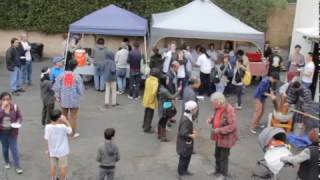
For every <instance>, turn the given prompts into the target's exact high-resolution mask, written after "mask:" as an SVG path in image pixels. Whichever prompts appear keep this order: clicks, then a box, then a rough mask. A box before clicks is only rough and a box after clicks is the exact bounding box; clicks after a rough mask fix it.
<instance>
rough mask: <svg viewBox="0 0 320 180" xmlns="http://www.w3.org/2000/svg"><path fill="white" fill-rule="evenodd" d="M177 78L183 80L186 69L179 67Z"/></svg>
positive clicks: (182, 66)
mask: <svg viewBox="0 0 320 180" xmlns="http://www.w3.org/2000/svg"><path fill="white" fill-rule="evenodd" d="M177 77H178V78H185V77H186V68H185V67H184V65H180V66H179V69H178V72H177Z"/></svg>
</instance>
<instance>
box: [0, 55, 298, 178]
mask: <svg viewBox="0 0 320 180" xmlns="http://www.w3.org/2000/svg"><path fill="white" fill-rule="evenodd" d="M45 65H51V62H49V61H44V62H41V63H39V62H36V63H34V72H33V86H32V87H30V88H29V89H28V90H27V92H25V93H23V94H22V96H19V97H14V101H15V102H16V103H17V104H18V106H19V107H20V108H21V110H22V113H23V117H24V121H23V127H22V129H21V132H20V135H19V146H20V154H21V163H22V167H23V168H24V171H25V172H24V174H23V175H16V173H15V171H14V170H13V169H10V170H9V171H7V172H5V171H3V168H2V166H1V167H0V180H1V177H2V176H3V175H4V174H7V177H8V178H7V179H9V180H26V179H29V180H47V179H49V159H48V157H47V156H46V154H45V151H46V143H45V140H44V139H43V128H42V126H41V123H40V119H41V108H42V103H41V100H40V90H39V79H40V69H41V67H43V66H45ZM8 87H9V74H8V72H7V71H6V68H5V63H4V61H3V59H1V60H0V91H1V92H2V91H8V90H9V89H8ZM253 92H254V87H250V88H247V89H246V91H245V95H244V98H243V109H242V110H241V111H238V113H237V116H238V122H239V129H240V138H241V139H240V141H239V142H238V143H237V145H236V146H235V147H234V148H233V149H232V151H231V156H230V172H231V174H232V175H233V176H234V177H235V179H237V180H249V179H251V173H252V170H253V169H254V167H255V165H256V162H257V160H259V159H262V157H263V152H262V150H261V148H260V147H259V146H258V143H257V135H252V134H250V132H249V131H248V126H249V122H250V119H251V116H252V114H253V111H254V101H253V98H252V94H253ZM103 100H104V94H103V93H99V92H96V91H95V90H94V89H93V88H92V86H88V87H87V90H86V92H85V96H84V97H83V98H82V102H81V111H80V117H79V128H80V134H81V135H80V137H79V138H78V139H75V140H70V146H71V154H70V156H69V167H70V170H69V177H70V179H71V180H96V179H97V172H98V164H97V163H96V161H95V158H96V153H97V147H98V145H99V144H101V143H102V142H103V130H104V129H105V128H106V127H114V128H116V130H117V132H116V138H115V141H116V143H117V144H118V146H119V148H120V153H121V157H120V158H121V160H120V162H119V164H118V165H117V169H116V180H175V179H176V169H177V162H178V156H177V154H176V151H175V148H176V146H175V137H176V132H177V125H174V126H173V127H172V131H171V132H169V139H171V141H170V142H168V143H162V142H159V141H158V140H157V138H156V136H155V135H154V134H144V133H143V132H142V128H141V124H142V118H143V111H144V109H143V107H142V102H141V100H139V101H131V100H130V101H129V100H128V98H127V96H125V95H120V96H119V103H120V105H121V106H119V107H117V108H112V109H108V110H106V109H104V108H103ZM228 100H229V101H230V102H231V103H232V104H234V103H235V97H230V98H228ZM180 106H181V105H180V104H179V107H180ZM267 107H268V108H267V112H268V111H270V110H271V102H268V106H267ZM210 113H211V108H210V103H209V100H208V99H205V100H204V101H203V102H201V103H200V118H199V123H198V124H197V125H196V127H197V130H198V131H199V132H200V137H199V138H198V139H197V140H196V144H195V151H196V154H195V155H194V156H192V160H191V166H190V171H191V172H193V173H194V176H193V177H190V178H188V179H190V180H213V179H214V177H212V176H208V175H207V173H208V172H209V171H212V170H213V169H214V157H213V152H214V143H213V142H211V141H210V139H209V136H210V132H209V128H208V127H207V125H206V119H207V118H208V116H209V115H210ZM155 114H156V116H155V117H154V121H153V122H154V124H156V123H157V121H158V116H157V113H155ZM178 114H180V112H178ZM263 119H264V120H265V121H266V115H265V117H264V118H263ZM0 159H1V160H0V161H1V162H2V156H0ZM280 179H283V180H294V179H295V169H293V168H286V169H284V171H282V173H281V177H280Z"/></svg>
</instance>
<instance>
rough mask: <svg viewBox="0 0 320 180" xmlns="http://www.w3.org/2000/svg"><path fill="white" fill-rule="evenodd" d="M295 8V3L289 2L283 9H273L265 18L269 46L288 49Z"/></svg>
mask: <svg viewBox="0 0 320 180" xmlns="http://www.w3.org/2000/svg"><path fill="white" fill-rule="evenodd" d="M295 10H296V3H289V4H288V6H287V7H286V8H284V9H281V8H280V9H275V10H274V11H273V12H272V13H271V15H270V16H269V17H268V19H267V24H268V30H267V32H266V40H268V41H270V43H271V46H273V47H274V46H279V47H281V48H285V49H289V46H290V41H291V34H292V28H293V22H294V16H295Z"/></svg>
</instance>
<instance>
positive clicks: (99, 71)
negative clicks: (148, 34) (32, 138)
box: [0, 35, 318, 180]
mask: <svg viewBox="0 0 320 180" xmlns="http://www.w3.org/2000/svg"><path fill="white" fill-rule="evenodd" d="M72 47H74V46H72ZM295 49H296V51H295V53H294V54H293V55H292V56H290V58H289V60H290V64H289V72H288V82H287V83H285V84H284V85H283V86H282V87H281V88H280V91H279V95H280V96H281V97H286V98H287V99H288V102H289V103H290V104H292V105H295V107H296V108H297V109H298V110H301V111H303V112H305V113H310V114H314V111H315V108H314V107H313V104H314V102H313V101H312V93H311V91H310V89H309V88H310V85H311V83H312V79H313V76H314V71H315V65H314V63H313V61H312V56H313V54H312V53H309V54H308V57H306V58H304V57H303V55H301V54H300V52H299V51H300V49H301V47H300V46H299V45H297V46H296V47H295ZM73 52H74V49H72V51H70V50H68V51H67V59H68V61H67V62H66V66H64V64H63V61H64V57H63V56H57V57H55V58H53V66H52V67H43V68H42V70H41V78H40V90H41V99H42V103H43V110H42V120H41V124H42V125H43V126H44V127H45V135H44V138H45V140H47V142H48V155H49V156H50V164H51V178H52V179H53V180H56V179H58V178H57V172H56V169H57V168H60V171H61V172H60V174H61V179H63V180H65V179H66V178H67V174H68V170H67V167H68V161H67V156H68V154H69V142H68V138H69V137H71V138H78V137H79V136H80V134H79V129H78V125H77V122H78V114H79V108H80V99H81V96H83V94H84V93H85V87H84V84H83V80H82V77H81V76H80V75H79V74H77V73H75V72H74V70H75V69H76V68H77V61H76V60H74V58H73V54H72V53H73ZM264 57H265V60H267V61H269V72H268V75H267V76H265V77H263V78H262V80H261V81H260V83H259V85H258V86H257V89H256V92H255V94H254V99H255V112H254V115H253V118H252V121H251V125H250V127H249V130H250V132H251V133H253V134H256V133H257V132H258V128H263V127H264V126H262V124H260V121H261V118H262V116H263V114H264V111H265V102H266V99H267V98H268V97H270V98H271V100H272V101H275V100H276V99H277V93H276V91H277V89H276V86H275V84H276V83H277V81H279V79H280V71H281V66H282V63H283V61H282V58H281V56H280V55H279V54H278V53H277V52H273V51H272V49H271V48H270V46H269V45H268V43H267V44H266V47H265V51H264ZM91 58H92V63H93V65H94V88H95V90H96V91H98V92H105V101H104V105H105V108H108V109H109V108H111V107H115V106H119V105H120V104H119V103H118V101H117V95H122V94H125V93H128V98H129V99H130V100H139V99H140V97H141V96H143V100H142V101H143V107H144V108H145V111H144V117H143V124H142V129H143V131H144V132H145V133H154V132H155V131H156V132H157V137H158V139H159V140H160V141H162V142H168V141H170V139H169V138H168V137H167V135H166V132H167V131H168V128H169V126H171V124H172V123H175V122H176V117H178V116H179V117H178V118H179V119H180V120H179V124H178V133H177V153H178V154H179V164H178V179H180V180H183V179H185V176H190V175H192V173H191V172H190V171H189V170H188V167H189V163H190V160H191V156H192V154H194V150H193V146H194V141H195V140H196V139H197V137H198V134H197V132H196V131H195V128H194V124H193V123H194V122H196V121H198V117H199V108H200V107H199V100H201V99H204V98H206V96H208V97H209V98H210V101H211V105H212V111H213V112H214V113H213V114H212V116H211V117H210V118H209V119H208V120H207V124H208V126H209V127H210V129H211V133H212V135H211V139H212V140H213V141H215V144H216V146H215V160H216V163H215V172H214V173H213V175H214V176H216V177H220V178H221V179H228V178H229V176H230V174H229V171H228V165H229V162H228V159H229V155H230V150H231V148H232V147H233V146H234V145H235V144H236V142H237V141H238V140H239V127H238V124H237V119H238V117H237V115H236V114H237V113H236V110H241V109H242V106H243V104H242V96H243V95H244V88H245V84H244V83H243V78H244V76H245V75H246V72H250V66H249V59H248V57H247V56H246V54H245V52H244V51H243V50H241V49H237V51H235V50H234V47H233V44H232V42H227V43H226V45H225V47H224V49H223V50H218V49H216V48H215V44H213V43H211V44H210V45H209V48H208V49H206V48H205V47H203V46H201V45H198V46H196V47H195V48H194V49H193V50H192V49H191V48H190V46H189V45H188V44H183V45H182V46H181V47H179V48H177V45H176V44H175V43H174V42H172V43H170V44H169V45H168V49H167V51H165V52H163V53H160V51H159V49H158V48H156V47H155V48H153V55H152V56H151V58H150V62H149V67H150V73H149V74H148V76H147V78H146V79H145V81H144V84H142V83H141V82H143V81H142V73H141V64H142V63H143V62H142V61H143V54H142V53H141V50H140V45H139V43H138V42H134V43H133V48H132V47H131V45H130V41H129V40H128V39H124V41H123V42H122V43H121V44H120V48H119V49H118V51H117V52H116V53H113V52H112V50H110V49H109V48H107V47H106V46H105V40H104V39H103V38H99V39H98V40H97V42H96V47H95V48H94V50H93V52H92V54H91ZM6 62H7V69H8V71H10V89H11V93H8V92H4V93H2V94H1V96H0V100H1V101H0V102H1V103H0V104H1V107H0V136H1V143H2V150H3V156H4V160H5V168H10V161H9V155H8V154H9V152H8V150H9V149H10V150H11V152H12V155H13V159H14V165H15V168H16V171H17V173H19V174H21V173H23V170H22V169H21V166H20V162H19V153H18V146H17V136H18V132H19V129H18V128H13V127H11V124H12V123H15V122H19V123H21V122H22V119H23V118H22V115H21V110H20V109H19V107H17V105H16V104H14V102H12V96H11V95H15V96H19V95H20V92H24V91H25V90H27V89H26V87H27V86H30V85H32V80H31V72H32V57H31V56H30V45H29V43H28V41H27V37H26V36H25V35H22V36H21V41H19V40H18V39H17V38H13V39H12V40H11V47H10V48H9V49H8V51H7V53H6ZM197 73H198V74H197ZM128 77H129V83H127V78H128ZM300 78H301V80H299V79H300ZM127 84H129V87H127ZM141 85H143V86H144V90H143V94H142V93H141V89H142V88H141ZM231 94H235V95H236V97H237V103H236V104H235V105H231V104H230V103H229V102H228V100H227V99H226V97H228V96H230V95H231ZM110 99H111V100H110ZM178 100H182V107H177V101H178ZM56 102H58V103H59V105H60V108H61V110H58V108H57V107H55V103H56ZM156 110H157V111H158V115H159V121H158V125H157V128H153V127H152V121H153V117H154V112H155V111H156ZM179 110H181V115H177V112H178V111H179ZM294 119H295V121H297V122H300V121H301V122H304V123H305V126H306V127H307V128H306V129H307V131H310V130H313V128H316V127H318V122H316V123H315V121H314V120H311V119H308V118H305V117H304V116H303V115H301V114H296V115H295V117H294ZM154 129H156V130H154ZM115 132H116V130H115V129H113V128H107V129H106V130H105V132H104V137H105V140H106V141H105V143H104V144H103V145H102V146H101V147H99V150H98V154H97V158H96V159H97V161H98V162H99V167H100V171H99V179H100V180H105V179H108V180H112V179H113V177H114V171H115V167H116V162H118V161H119V159H120V155H119V149H118V147H117V145H116V144H115V143H114V142H113V140H112V139H113V137H114V136H115ZM312 152H314V151H313V149H312ZM309 153H310V152H309ZM311 156H312V157H314V156H315V155H314V154H312V155H311ZM309 160H310V158H309V159H305V161H309ZM284 161H290V159H285V158H284ZM306 164H307V163H306ZM301 166H303V164H301ZM304 169H305V171H308V169H307V168H304ZM310 173H312V172H310ZM300 178H301V179H303V180H309V179H304V178H303V177H300Z"/></svg>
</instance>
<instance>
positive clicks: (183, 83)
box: [172, 78, 187, 98]
mask: <svg viewBox="0 0 320 180" xmlns="http://www.w3.org/2000/svg"><path fill="white" fill-rule="evenodd" d="M186 84H187V79H186V78H178V80H177V88H179V87H180V86H181V88H182V89H181V92H180V94H181V98H182V95H183V90H184V88H185V87H186ZM175 93H176V92H174V93H172V94H175Z"/></svg>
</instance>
